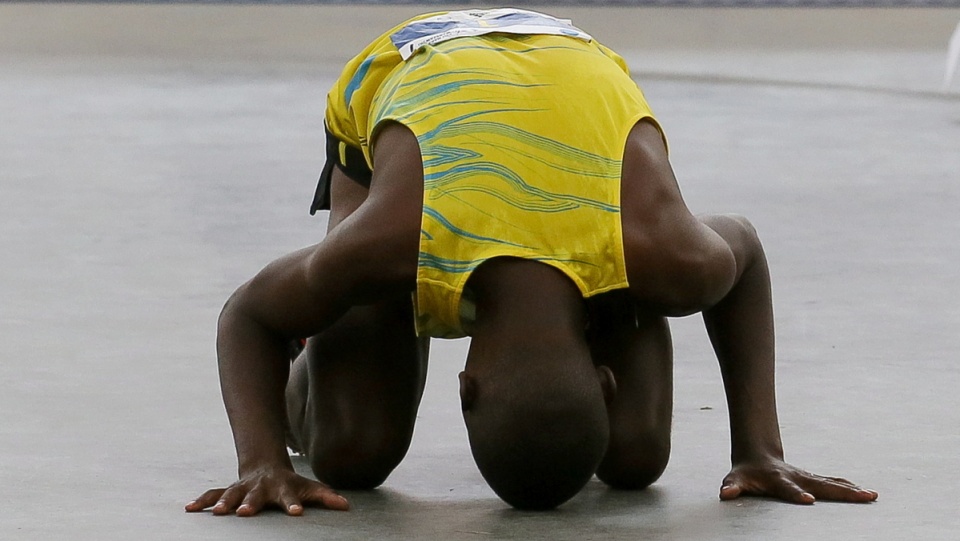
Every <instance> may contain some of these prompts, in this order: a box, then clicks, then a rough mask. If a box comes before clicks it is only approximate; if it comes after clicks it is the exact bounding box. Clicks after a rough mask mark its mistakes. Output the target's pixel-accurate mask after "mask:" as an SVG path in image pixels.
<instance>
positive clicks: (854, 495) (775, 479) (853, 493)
mask: <svg viewBox="0 0 960 541" xmlns="http://www.w3.org/2000/svg"><path fill="white" fill-rule="evenodd" d="M740 496H767V497H771V498H777V499H780V500H783V501H786V502H791V503H797V504H802V505H810V504H812V503H813V502H815V501H817V500H818V499H819V500H830V501H838V502H850V503H869V502H872V501H874V500H876V499H877V496H878V494H877V493H876V492H875V491H873V490H867V489H864V488H861V487H859V486H857V485H855V484H853V483H851V482H850V481H847V480H846V479H841V478H839V477H823V476H820V475H816V474H813V473H809V472H806V471H803V470H801V469H800V468H797V467H794V466H791V465H790V464H787V463H786V462H784V461H782V460H779V459H776V458H771V459H767V460H761V461H751V462H743V463H740V464H735V465H734V467H733V469H732V470H731V471H730V473H729V474H727V476H726V477H724V479H723V485H722V486H721V487H720V499H721V500H733V499H736V498H739V497H740Z"/></svg>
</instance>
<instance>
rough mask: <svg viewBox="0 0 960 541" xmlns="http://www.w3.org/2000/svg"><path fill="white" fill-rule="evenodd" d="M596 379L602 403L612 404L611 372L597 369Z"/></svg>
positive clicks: (614, 390)
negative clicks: (601, 390) (598, 382)
mask: <svg viewBox="0 0 960 541" xmlns="http://www.w3.org/2000/svg"><path fill="white" fill-rule="evenodd" d="M597 378H598V379H599V380H600V388H601V389H603V401H604V402H606V403H607V406H609V405H610V404H612V403H613V398H614V397H615V396H617V380H616V378H614V377H613V372H612V371H611V370H610V369H609V368H607V367H606V366H598V367H597ZM461 389H462V387H461ZM461 393H462V390H461Z"/></svg>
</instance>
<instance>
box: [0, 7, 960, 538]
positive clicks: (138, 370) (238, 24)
mask: <svg viewBox="0 0 960 541" xmlns="http://www.w3.org/2000/svg"><path fill="white" fill-rule="evenodd" d="M416 10H417V9H416V8H415V7H406V8H363V9H360V8H350V7H346V6H327V7H316V6H314V7H296V8H293V7H287V8H283V7H272V8H252V7H221V8H211V7H190V6H156V7H149V8H147V7H130V6H96V5H88V6H41V5H29V4H23V5H18V4H13V5H10V4H5V5H0V189H2V192H0V193H2V197H0V254H2V263H0V412H2V414H3V416H2V422H0V501H2V502H3V512H2V513H0V539H5V540H6V539H10V540H21V539H23V540H27V539H30V540H32V539H71V540H72V539H177V538H183V539H211V540H212V539H231V540H241V539H264V538H265V539H414V538H416V539H652V540H668V539H669V540H691V539H718V540H719V539H826V540H833V539H838V540H839V539H861V538H862V539H867V538H870V539H884V540H886V539H891V540H894V539H925V540H926V539H931V540H933V539H956V538H957V535H958V534H957V531H958V528H960V518H958V511H960V509H958V507H960V506H958V504H957V495H956V490H957V487H958V486H960V411H958V410H960V399H958V398H957V396H958V394H957V390H958V388H960V365H958V353H960V338H958V329H960V309H958V304H957V302H958V292H960V272H958V264H960V244H958V242H957V239H958V238H960V221H958V219H957V213H958V209H960V99H958V97H957V94H956V93H954V94H952V95H939V94H937V93H936V92H934V89H936V88H937V86H938V85H939V83H940V77H941V74H942V65H943V64H942V63H943V51H944V50H945V43H946V39H947V36H948V35H949V31H950V30H951V29H952V28H953V26H954V25H955V23H956V21H958V20H960V10H928V11H909V10H904V11H884V10H876V11H861V12H855V11H841V10H838V11H767V12H758V11H746V10H745V11H723V12H720V11H710V10H677V11H670V10H603V9H594V10H574V11H576V13H575V15H574V18H575V19H577V20H578V21H579V20H580V19H583V20H586V21H587V23H581V25H582V26H584V27H586V28H587V29H588V30H590V31H592V32H593V34H594V35H595V36H597V37H598V38H600V39H601V40H604V41H606V42H609V43H611V44H613V45H614V46H616V47H618V48H620V49H621V50H622V51H623V52H624V53H625V55H626V56H627V57H628V58H629V59H630V60H631V62H632V63H633V65H634V67H635V68H636V71H637V76H638V79H639V80H641V82H642V84H643V86H644V88H645V91H646V93H647V96H648V98H649V99H650V101H651V102H652V103H653V105H654V107H655V110H656V111H657V113H658V114H659V116H660V118H661V120H662V122H663V123H664V125H665V126H666V129H667V133H668V135H669V137H670V140H671V144H672V156H673V161H674V164H675V167H676V169H677V172H678V175H679V177H680V178H681V183H682V185H683V187H684V190H685V195H686V197H687V199H688V201H689V203H690V205H691V206H692V207H693V208H694V209H695V210H697V211H702V212H712V211H732V212H740V213H744V214H747V215H749V216H751V217H752V218H753V219H754V221H755V223H756V224H757V226H758V228H759V230H760V232H761V234H762V236H763V238H764V239H765V242H766V247H767V250H768V254H769V257H770V261H771V265H772V271H773V273H774V288H775V298H776V309H777V324H778V326H779V329H778V330H779V354H780V361H779V362H780V364H779V373H778V390H779V395H780V411H781V420H782V430H783V434H784V439H785V444H786V449H787V458H788V459H789V460H790V461H792V462H794V463H796V464H797V465H800V466H803V467H808V468H810V469H811V470H813V471H817V472H820V473H824V474H834V475H843V476H847V477H849V478H850V479H852V480H855V481H857V482H859V483H862V484H863V485H865V486H867V487H869V488H873V489H876V490H878V491H879V492H880V494H881V496H880V500H879V501H878V502H877V503H875V504H871V505H864V506H854V505H840V504H829V503H818V504H817V505H815V506H814V507H813V508H801V507H795V506H791V505H787V504H782V503H776V502H772V501H766V500H756V499H745V500H740V501H737V502H729V503H721V502H719V501H718V500H717V496H716V495H717V491H718V489H719V483H720V480H721V479H722V477H723V475H724V474H725V473H726V471H727V468H728V466H729V464H728V458H727V456H728V433H727V425H726V416H725V407H724V403H723V394H722V389H721V386H720V380H719V376H718V371H717V368H716V363H715V361H714V360H713V357H712V355H711V352H710V349H709V346H708V343H707V340H706V338H705V334H704V332H703V331H702V329H701V324H700V321H699V318H696V317H692V318H686V319H681V320H677V321H676V322H675V325H674V338H675V342H676V349H677V362H676V365H677V366H676V370H677V383H676V404H675V408H676V409H675V439H674V452H673V457H672V461H671V465H670V467H669V468H668V470H667V472H666V474H665V475H664V476H663V478H662V479H661V480H660V481H659V482H658V483H657V484H656V485H655V486H654V487H653V488H651V489H649V490H647V491H644V492H640V493H628V492H615V491H609V490H606V489H605V488H603V487H602V486H601V485H600V484H599V483H597V482H594V483H591V484H590V485H589V486H588V487H587V489H586V490H585V491H584V492H583V494H581V495H580V496H578V497H577V498H575V499H574V500H572V501H571V502H569V503H568V504H566V505H564V506H563V507H562V508H560V509H559V510H557V511H555V512H549V513H540V514H537V513H525V512H517V511H513V510H511V509H509V508H507V507H506V506H505V505H504V504H503V503H501V502H500V501H499V500H497V499H496V498H495V496H494V495H493V493H492V492H491V491H490V490H489V489H488V488H487V487H486V486H485V485H484V484H483V482H482V479H481V478H480V476H479V474H478V473H477V470H476V468H475V466H474V465H473V462H472V460H471V458H470V454H469V449H468V447H467V442H466V438H465V431H464V429H463V426H462V422H461V420H460V416H459V409H458V404H457V397H456V392H457V391H456V389H457V386H456V377H455V376H456V373H457V372H458V371H459V370H460V368H461V366H462V360H463V355H464V352H465V349H466V342H465V341H452V342H436V343H435V344H434V349H433V358H432V365H431V368H430V374H429V381H428V387H427V391H426V396H425V398H424V402H423V407H422V409H421V412H420V421H419V426H418V429H417V433H416V436H415V440H414V443H413V446H412V448H411V449H410V452H409V454H408V456H407V458H406V460H405V462H404V463H403V464H402V465H401V466H400V467H399V468H398V469H397V470H396V472H395V473H394V475H393V476H392V477H391V478H390V479H389V480H388V481H387V483H386V485H385V486H384V487H383V488H382V489H380V490H377V491H375V492H370V493H348V494H347V496H348V497H349V498H351V501H352V503H353V506H354V508H353V510H352V511H351V512H349V513H333V512H324V511H319V510H308V512H307V513H306V516H304V517H301V518H297V519H292V518H287V517H284V516H281V515H280V514H278V513H268V514H266V515H264V516H261V517H259V518H256V519H245V520H244V519H237V518H235V517H230V518H217V517H213V516H210V515H208V514H195V515H187V514H184V513H183V511H182V506H183V504H184V503H186V502H187V501H188V500H190V499H192V498H193V497H195V496H196V495H197V494H199V493H200V492H201V491H202V490H204V489H206V488H208V487H210V486H214V485H223V484H226V483H228V482H229V481H231V480H232V479H233V478H234V476H235V462H234V455H233V449H232V443H231V439H230V434H229V430H228V427H227V423H226V418H225V415H224V412H223V407H222V405H221V402H220V398H219V394H218V383H217V375H216V368H215V359H214V347H213V344H214V333H215V321H216V317H217V314H218V311H219V309H220V307H221V305H222V303H223V301H224V299H226V297H227V296H228V295H229V293H230V292H231V291H232V289H233V288H234V287H235V286H236V285H238V284H239V283H241V282H242V281H243V280H245V279H246V278H248V277H249V276H251V275H252V274H253V273H254V272H255V271H256V270H258V269H259V268H260V267H261V266H262V265H263V264H265V263H266V262H268V261H269V260H271V259H272V258H274V257H276V256H278V255H280V254H282V253H284V252H286V251H288V250H291V249H294V248H297V247H300V246H302V245H305V244H307V243H312V242H315V241H316V240H317V239H319V238H320V237H321V236H322V231H323V222H324V219H323V218H318V217H315V218H311V217H310V216H308V215H307V212H306V211H307V207H308V205H309V202H310V197H311V195H312V190H313V182H314V179H315V176H316V174H317V172H318V171H319V169H320V167H321V162H322V156H321V148H322V134H321V117H322V112H323V97H324V94H325V92H326V90H327V87H328V86H329V85H330V83H331V82H332V80H333V78H334V77H335V76H336V73H337V69H338V67H339V64H340V63H342V62H343V61H344V60H346V58H347V56H348V55H349V54H351V53H352V52H353V51H354V49H355V46H359V45H360V44H362V43H363V42H364V41H365V40H366V39H368V38H369V37H371V36H372V35H374V34H375V33H376V32H377V31H379V30H380V29H382V28H385V27H386V24H387V22H386V21H396V20H400V19H401V18H402V17H404V16H406V15H408V14H409V13H411V12H413V11H416ZM365 18H366V19H370V20H373V21H374V22H373V23H371V24H369V25H366V24H364V23H363V19H365ZM891 29H899V30H898V31H896V32H891ZM651 36H654V37H656V36H660V38H661V39H660V41H659V46H657V45H658V43H657V40H653V42H651ZM941 45H942V46H941ZM301 467H302V464H301Z"/></svg>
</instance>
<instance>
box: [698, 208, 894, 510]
mask: <svg viewBox="0 0 960 541" xmlns="http://www.w3.org/2000/svg"><path fill="white" fill-rule="evenodd" d="M701 221H702V222H703V223H704V224H705V225H707V226H708V227H709V228H711V229H712V230H713V231H715V232H716V233H717V234H719V235H720V236H721V237H722V238H723V239H724V241H725V242H726V243H727V244H728V245H729V246H730V249H731V251H732V252H733V255H734V259H735V261H736V273H735V278H734V283H733V284H734V285H733V287H732V288H731V289H730V290H729V291H728V292H727V293H726V294H725V295H724V296H723V298H722V300H720V301H719V302H717V303H716V304H714V305H713V306H712V307H710V308H708V309H706V310H704V311H703V319H704V323H705V325H706V328H707V332H708V333H709V335H710V340H711V342H712V344H713V347H714V351H715V352H716V354H717V359H718V361H719V363H720V371H721V374H722V377H723V384H724V390H725V391H726V396H727V406H728V409H729V415H730V438H731V462H732V464H733V470H732V471H731V473H730V474H729V475H728V476H727V478H725V479H724V482H723V487H722V488H721V494H720V496H721V498H723V499H732V498H736V497H738V496H740V495H741V494H756V495H769V496H775V497H778V498H780V499H783V500H787V501H792V502H795V503H803V504H810V503H813V502H814V501H815V500H816V499H817V498H822V499H829V500H842V501H851V502H867V501H873V500H875V499H876V498H877V493H876V492H872V491H869V490H864V489H861V488H860V487H857V486H856V485H854V484H852V483H850V482H849V481H846V480H844V479H839V478H827V477H821V476H818V475H814V474H811V473H808V472H805V471H803V470H799V469H797V468H795V467H793V466H790V465H789V464H786V463H785V462H784V461H783V444H782V442H781V439H780V428H779V423H778V420H777V403H776V391H775V381H774V364H775V351H774V350H775V348H774V324H773V303H772V296H771V290H770V275H769V271H768V268H767V261H766V257H765V255H764V252H763V247H762V245H761V244H760V240H759V238H758V236H757V233H756V231H755V229H754V228H753V226H752V225H751V224H750V222H749V221H747V220H746V219H745V218H742V217H737V216H707V217H703V218H701Z"/></svg>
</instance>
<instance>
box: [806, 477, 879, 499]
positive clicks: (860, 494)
mask: <svg viewBox="0 0 960 541" xmlns="http://www.w3.org/2000/svg"><path fill="white" fill-rule="evenodd" d="M801 484H802V485H803V486H804V488H805V489H806V490H807V491H808V492H810V493H812V494H813V495H814V496H816V497H817V498H818V499H822V500H831V501H836V502H852V503H864V502H872V501H874V500H876V499H877V493H876V492H874V491H872V490H866V489H863V488H860V487H858V486H856V485H854V484H847V483H842V482H840V481H834V480H832V479H830V478H820V479H816V478H814V479H807V480H805V481H802V482H801Z"/></svg>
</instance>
